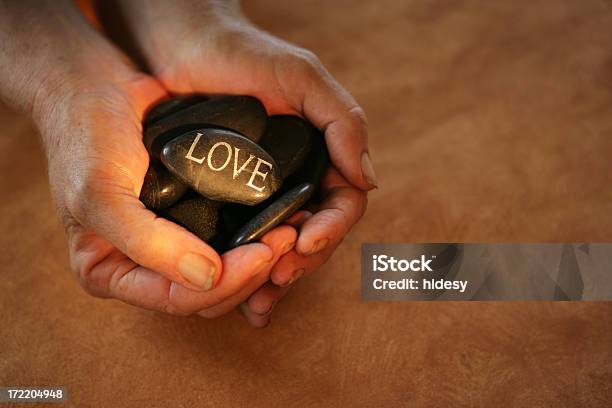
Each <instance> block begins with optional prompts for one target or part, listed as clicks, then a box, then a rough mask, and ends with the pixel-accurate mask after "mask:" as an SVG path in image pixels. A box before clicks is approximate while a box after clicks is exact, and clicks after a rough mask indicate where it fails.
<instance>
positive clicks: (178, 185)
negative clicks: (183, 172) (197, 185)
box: [140, 159, 187, 210]
mask: <svg viewBox="0 0 612 408" xmlns="http://www.w3.org/2000/svg"><path fill="white" fill-rule="evenodd" d="M186 191H187V185H185V184H184V183H183V182H182V181H181V180H179V179H178V178H177V177H176V176H174V175H173V174H172V173H170V172H169V171H168V169H166V168H165V167H164V166H163V165H162V164H161V162H160V161H159V160H153V159H152V160H151V162H150V163H149V168H148V170H147V174H146V175H145V178H144V182H143V184H142V189H141V190H140V201H142V202H143V203H144V205H146V206H147V207H148V208H150V209H153V210H163V209H164V208H168V207H170V206H171V205H172V204H174V203H176V202H177V201H178V200H179V199H180V198H181V197H182V196H183V194H185V192H186Z"/></svg>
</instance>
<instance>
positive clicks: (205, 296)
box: [69, 230, 272, 315]
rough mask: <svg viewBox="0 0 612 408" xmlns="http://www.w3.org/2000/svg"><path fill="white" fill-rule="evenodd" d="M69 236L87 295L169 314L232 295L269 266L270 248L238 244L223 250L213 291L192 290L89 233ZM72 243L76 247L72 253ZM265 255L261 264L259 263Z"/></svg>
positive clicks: (211, 303)
mask: <svg viewBox="0 0 612 408" xmlns="http://www.w3.org/2000/svg"><path fill="white" fill-rule="evenodd" d="M82 231H83V230H82ZM70 235H71V236H70V237H69V241H70V243H71V252H72V255H73V256H72V257H71V259H73V262H74V263H75V265H74V266H76V267H77V268H78V269H79V270H80V271H81V272H80V273H79V278H80V282H81V284H82V286H83V287H84V288H85V289H86V290H87V291H88V292H89V293H91V294H93V295H96V296H101V297H114V298H117V299H119V300H122V301H124V302H126V303H130V304H133V305H137V306H140V307H144V308H147V309H153V310H160V311H164V312H168V313H172V314H179V315H189V314H192V313H195V312H196V311H198V310H200V309H202V308H204V307H210V306H212V305H214V304H217V303H219V302H222V301H223V300H224V299H227V298H230V297H231V296H232V295H234V294H235V293H237V292H238V291H239V290H240V289H241V288H242V287H243V286H244V285H245V283H246V282H249V281H250V280H251V279H252V277H253V276H256V275H257V274H258V273H259V271H261V270H262V268H265V269H266V270H267V271H269V269H270V267H271V265H272V264H271V262H270V261H271V259H272V258H271V251H270V249H269V248H268V247H267V246H266V245H264V244H260V243H254V244H249V245H244V246H241V247H239V248H236V249H235V250H232V251H229V252H227V253H226V254H224V256H223V262H224V271H225V272H226V273H225V274H224V275H223V277H222V279H221V280H220V281H219V284H218V285H217V286H216V287H215V288H214V289H212V290H210V291H208V292H201V291H194V290H191V289H188V288H185V287H184V286H182V285H180V284H177V283H176V282H172V281H170V280H169V279H167V278H165V277H163V276H162V275H160V274H158V273H156V272H154V271H152V270H150V269H147V268H144V267H142V266H140V265H138V264H136V263H135V262H133V261H132V260H130V259H129V258H127V257H126V256H125V255H124V254H122V253H121V252H119V251H118V250H117V249H115V248H113V247H112V245H111V244H110V243H108V242H106V241H104V240H103V239H101V238H99V237H97V236H95V235H94V234H93V233H90V232H78V233H77V234H70ZM77 241H78V242H79V243H78V244H77V243H76V242H77ZM77 246H78V247H79V251H78V252H74V248H75V247H77ZM266 258H267V259H268V263H267V264H266V263H265V262H262V259H266ZM267 276H268V275H267V274H266V279H267ZM254 289H255V288H254ZM254 289H253V290H254Z"/></svg>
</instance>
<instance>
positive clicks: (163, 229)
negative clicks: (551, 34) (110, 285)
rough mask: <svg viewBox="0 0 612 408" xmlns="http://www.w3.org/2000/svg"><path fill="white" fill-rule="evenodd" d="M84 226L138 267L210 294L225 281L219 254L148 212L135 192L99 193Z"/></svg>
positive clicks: (85, 211)
mask: <svg viewBox="0 0 612 408" xmlns="http://www.w3.org/2000/svg"><path fill="white" fill-rule="evenodd" d="M87 203H88V204H87V205H86V206H85V207H84V208H83V209H82V211H81V214H80V215H81V216H82V217H77V218H82V221H81V222H82V223H83V224H84V225H85V226H87V227H88V228H90V229H92V230H93V231H95V232H96V233H97V234H98V235H100V236H102V237H103V238H105V239H106V240H108V241H109V242H110V243H111V244H113V246H115V247H116V248H117V249H118V250H119V251H121V252H122V253H124V254H125V255H126V256H127V257H128V258H130V259H131V260H132V261H134V262H136V263H138V264H139V265H142V266H144V267H146V268H148V269H151V270H153V271H155V272H157V273H159V274H161V275H163V276H164V277H166V278H168V279H170V280H172V281H174V282H177V283H179V284H181V285H183V286H185V287H188V288H191V289H194V290H200V291H205V290H209V289H211V288H213V287H214V286H215V285H216V283H217V282H218V281H219V278H220V277H221V269H222V266H221V265H222V263H221V259H220V257H219V255H218V254H217V253H216V251H215V250H214V249H212V248H211V247H210V246H208V245H207V244H206V243H204V242H203V241H202V240H200V239H199V238H198V237H196V236H195V235H193V234H191V233H190V232H188V231H187V230H185V229H184V228H182V227H180V226H179V225H177V224H175V223H173V222H171V221H169V220H166V219H164V218H161V217H158V216H157V215H155V214H154V213H153V212H151V211H149V210H147V209H146V208H145V206H144V205H143V204H142V203H141V202H140V201H139V200H138V198H137V197H136V196H135V195H134V194H133V192H131V191H120V188H117V190H115V191H113V189H107V190H106V191H104V192H102V193H93V194H91V195H90V196H89V197H88V200H87Z"/></svg>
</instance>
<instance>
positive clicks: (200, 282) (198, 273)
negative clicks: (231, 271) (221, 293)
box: [179, 252, 217, 290]
mask: <svg viewBox="0 0 612 408" xmlns="http://www.w3.org/2000/svg"><path fill="white" fill-rule="evenodd" d="M179 272H180V273H181V275H183V278H185V279H186V280H187V281H188V282H190V283H191V284H193V285H195V286H197V287H199V288H202V289H203V290H208V289H210V288H211V287H212V284H213V281H214V280H215V274H216V272H217V268H216V267H215V264H213V263H212V262H211V261H210V260H208V259H207V258H206V257H204V256H202V255H200V254H196V253H193V252H190V253H187V254H185V255H183V256H182V257H181V259H180V261H179Z"/></svg>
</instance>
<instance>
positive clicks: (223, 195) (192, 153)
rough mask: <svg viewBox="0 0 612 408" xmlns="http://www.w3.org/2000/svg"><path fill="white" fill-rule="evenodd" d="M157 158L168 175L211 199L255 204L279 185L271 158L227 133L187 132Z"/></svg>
mask: <svg viewBox="0 0 612 408" xmlns="http://www.w3.org/2000/svg"><path fill="white" fill-rule="evenodd" d="M161 159H162V162H163V163H164V165H165V166H166V167H167V168H168V170H170V172H172V174H174V175H175V176H177V177H178V178H180V179H181V180H182V181H183V182H184V183H186V184H187V185H188V186H190V187H191V188H192V189H194V190H195V191H197V192H198V193H200V194H201V195H203V196H204V197H207V198H210V199H211V200H216V201H222V202H231V203H239V204H247V205H255V204H257V203H260V202H262V201H263V200H265V199H266V198H268V197H270V196H271V195H272V194H274V192H275V191H276V190H278V189H279V187H280V186H281V184H282V178H281V177H280V173H279V171H278V166H277V164H276V163H275V162H274V159H272V157H270V155H269V154H268V153H266V152H265V151H264V150H263V149H262V148H261V147H259V146H258V145H257V144H255V143H253V142H252V141H250V140H249V139H247V138H245V137H243V136H241V135H239V134H237V133H235V132H231V131H229V130H223V129H210V128H209V129H199V130H194V131H191V132H187V133H186V134H184V135H181V136H179V137H177V138H175V139H173V140H172V141H170V142H168V143H167V144H166V145H165V146H164V148H163V151H162V155H161Z"/></svg>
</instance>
